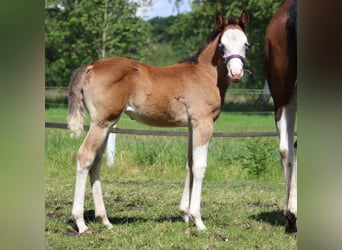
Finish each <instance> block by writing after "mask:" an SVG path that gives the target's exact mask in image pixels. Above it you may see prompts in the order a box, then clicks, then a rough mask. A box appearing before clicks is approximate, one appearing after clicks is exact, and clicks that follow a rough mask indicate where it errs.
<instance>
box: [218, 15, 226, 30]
mask: <svg viewBox="0 0 342 250" xmlns="http://www.w3.org/2000/svg"><path fill="white" fill-rule="evenodd" d="M216 24H217V28H219V29H220V30H223V29H224V26H225V24H226V23H225V20H224V17H223V16H222V14H221V12H218V13H217V15H216Z"/></svg>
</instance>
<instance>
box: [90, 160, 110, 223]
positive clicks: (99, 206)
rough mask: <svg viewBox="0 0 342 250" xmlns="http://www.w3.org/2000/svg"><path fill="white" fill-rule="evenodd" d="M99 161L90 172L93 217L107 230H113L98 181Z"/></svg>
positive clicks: (99, 181)
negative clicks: (93, 207)
mask: <svg viewBox="0 0 342 250" xmlns="http://www.w3.org/2000/svg"><path fill="white" fill-rule="evenodd" d="M100 170H101V160H100V161H99V162H97V163H95V165H94V166H93V168H92V169H91V171H90V181H91V185H92V193H93V199H94V206H95V217H96V219H97V220H98V221H100V222H102V224H104V225H105V226H106V227H107V228H108V229H111V228H113V225H112V224H111V223H110V221H109V220H108V217H107V213H106V208H105V205H104V201H103V195H102V188H101V180H100Z"/></svg>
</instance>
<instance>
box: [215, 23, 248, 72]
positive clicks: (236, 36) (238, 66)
mask: <svg viewBox="0 0 342 250" xmlns="http://www.w3.org/2000/svg"><path fill="white" fill-rule="evenodd" d="M221 44H222V45H223V53H224V56H225V57H228V56H231V55H240V56H242V57H244V58H245V56H246V48H247V46H246V45H247V44H248V41H247V37H246V35H245V34H244V33H243V32H242V31H241V30H239V29H228V30H227V31H226V32H224V34H223V35H222V37H221ZM227 69H228V76H229V77H230V78H238V79H240V78H241V77H242V76H243V62H242V61H241V59H239V58H232V59H230V60H229V61H228V62H227Z"/></svg>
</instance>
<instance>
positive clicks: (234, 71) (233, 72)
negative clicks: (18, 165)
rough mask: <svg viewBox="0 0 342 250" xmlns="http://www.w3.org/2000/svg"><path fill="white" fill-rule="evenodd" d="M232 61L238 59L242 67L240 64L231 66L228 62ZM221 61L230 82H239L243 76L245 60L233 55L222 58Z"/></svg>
mask: <svg viewBox="0 0 342 250" xmlns="http://www.w3.org/2000/svg"><path fill="white" fill-rule="evenodd" d="M232 59H238V60H239V61H241V65H242V66H241V65H240V63H238V64H239V65H231V64H230V61H231V60H232ZM223 61H224V63H225V64H226V65H227V69H228V76H229V78H230V79H231V81H232V82H235V83H237V82H239V81H240V80H241V78H242V76H243V74H244V69H243V66H244V63H245V61H246V58H244V57H243V56H241V55H238V54H233V55H229V56H223ZM235 64H236V63H235Z"/></svg>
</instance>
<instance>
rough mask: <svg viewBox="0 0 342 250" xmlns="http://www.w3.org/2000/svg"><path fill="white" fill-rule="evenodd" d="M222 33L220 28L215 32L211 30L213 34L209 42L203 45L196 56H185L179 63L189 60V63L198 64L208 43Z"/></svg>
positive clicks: (209, 37)
mask: <svg viewBox="0 0 342 250" xmlns="http://www.w3.org/2000/svg"><path fill="white" fill-rule="evenodd" d="M220 33H221V30H220V29H216V30H214V31H213V32H211V34H210V35H209V36H208V39H207V44H206V45H205V46H203V47H201V48H200V49H199V50H198V52H197V53H196V54H195V55H194V56H191V57H188V58H185V59H183V60H181V61H179V63H183V62H188V63H195V64H197V63H198V57H199V55H200V54H201V53H202V51H203V50H204V49H205V48H206V47H207V46H208V44H209V43H211V42H212V41H213V40H214V39H215V38H216V37H217V35H218V34H220Z"/></svg>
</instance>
